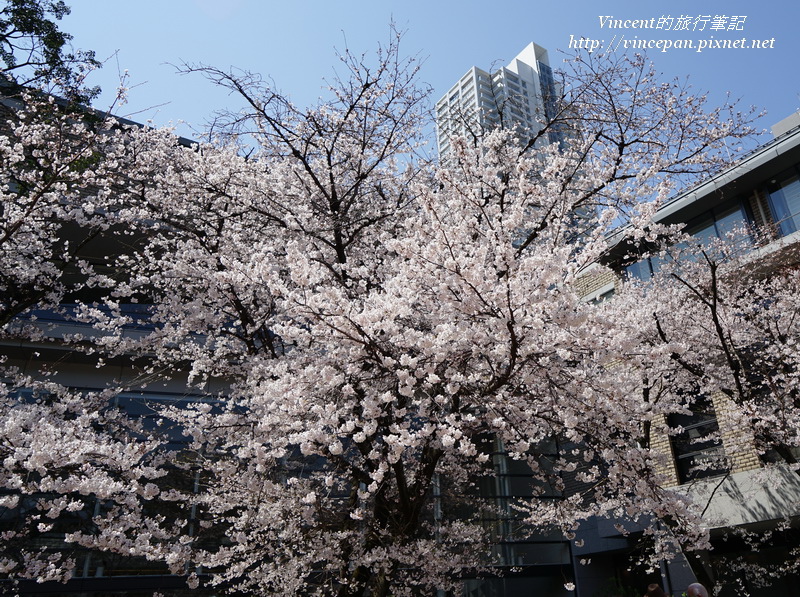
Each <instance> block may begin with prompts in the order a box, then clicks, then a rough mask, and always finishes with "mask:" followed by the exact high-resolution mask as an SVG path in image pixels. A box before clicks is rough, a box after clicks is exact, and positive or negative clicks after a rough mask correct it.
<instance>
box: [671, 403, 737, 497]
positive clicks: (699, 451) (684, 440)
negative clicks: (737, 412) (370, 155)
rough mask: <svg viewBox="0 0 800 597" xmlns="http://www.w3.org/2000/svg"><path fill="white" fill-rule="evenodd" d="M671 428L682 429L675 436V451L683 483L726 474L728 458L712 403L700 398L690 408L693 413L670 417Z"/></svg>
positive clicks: (673, 438)
mask: <svg viewBox="0 0 800 597" xmlns="http://www.w3.org/2000/svg"><path fill="white" fill-rule="evenodd" d="M669 425H670V427H672V428H680V431H679V432H678V433H677V434H675V435H674V436H672V450H673V453H674V455H675V467H676V469H677V471H678V480H679V481H680V482H681V483H686V482H688V481H694V480H696V479H703V478H705V477H712V476H716V475H719V474H722V473H723V472H725V470H726V468H727V466H726V463H725V457H724V456H725V455H724V452H723V450H722V442H721V441H720V437H719V426H718V424H717V415H716V412H715V411H714V406H713V405H712V404H711V400H709V399H708V398H706V397H705V396H700V397H698V398H697V399H696V400H695V402H694V404H692V406H691V413H689V414H672V415H670V416H669Z"/></svg>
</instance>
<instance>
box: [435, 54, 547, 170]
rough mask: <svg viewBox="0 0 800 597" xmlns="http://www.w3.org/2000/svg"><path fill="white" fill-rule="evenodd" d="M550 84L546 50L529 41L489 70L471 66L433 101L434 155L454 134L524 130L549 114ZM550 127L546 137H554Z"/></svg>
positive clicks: (443, 149) (444, 151) (446, 150)
mask: <svg viewBox="0 0 800 597" xmlns="http://www.w3.org/2000/svg"><path fill="white" fill-rule="evenodd" d="M554 107H555V84H554V81H553V71H552V70H551V68H550V63H549V60H548V57H547V50H545V49H544V48H543V47H541V46H539V45H536V44H535V43H530V44H528V46H527V47H526V48H525V49H524V50H522V52H520V53H519V54H518V55H517V57H516V58H514V59H513V60H512V61H511V62H510V63H509V65H508V66H504V67H501V68H499V69H498V70H496V71H495V72H493V73H489V72H487V71H485V70H482V69H480V68H478V67H477V66H473V67H472V68H471V69H469V70H468V71H467V72H466V73H465V74H464V76H463V77H461V78H460V79H459V80H458V81H457V82H456V84H455V85H453V87H451V88H450V90H449V91H448V92H447V93H446V94H445V95H444V97H442V98H441V99H440V100H439V101H438V102H437V103H436V139H437V142H438V145H439V156H440V157H442V158H445V157H446V156H447V154H448V153H449V152H450V139H451V137H452V136H454V135H464V136H466V137H468V138H472V137H474V138H478V137H480V136H481V134H482V133H483V132H484V131H487V130H490V129H492V128H495V127H498V126H502V127H504V128H516V129H518V130H519V131H520V134H521V135H522V136H523V138H524V136H525V135H526V134H528V135H532V134H534V133H535V132H536V131H537V130H539V129H540V128H541V122H542V121H543V120H546V119H548V118H551V117H552V116H553V112H554ZM557 140H558V139H557V138H556V136H555V133H554V134H552V135H551V139H550V141H557Z"/></svg>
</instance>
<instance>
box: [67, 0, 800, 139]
mask: <svg viewBox="0 0 800 597" xmlns="http://www.w3.org/2000/svg"><path fill="white" fill-rule="evenodd" d="M67 3H68V4H69V5H70V6H71V7H72V14H71V15H70V16H69V17H67V18H66V19H65V20H64V22H63V25H62V27H63V29H64V30H65V31H68V32H70V33H72V34H73V35H74V38H75V39H74V45H75V47H77V48H82V49H93V50H95V51H96V52H97V55H98V58H100V59H101V60H102V59H106V58H108V61H107V62H106V65H105V67H104V68H103V69H102V70H101V71H99V72H98V73H96V74H95V77H94V79H93V81H94V82H95V83H96V84H100V85H102V86H103V87H104V88H105V89H106V90H107V92H110V91H112V90H113V89H114V88H115V87H116V85H117V81H118V74H119V72H121V71H122V70H125V69H127V71H128V73H129V75H130V86H131V90H130V94H129V102H128V104H127V105H125V106H123V107H122V108H121V109H120V110H118V112H119V113H120V114H121V115H129V116H130V117H132V118H133V119H135V120H139V121H145V120H152V121H153V123H154V124H156V125H164V124H168V123H170V122H177V121H181V120H182V121H187V122H188V123H190V125H191V126H192V127H194V128H195V129H197V130H202V128H203V126H204V123H206V122H207V121H208V120H209V119H210V118H211V117H212V115H213V112H214V110H216V109H220V108H236V107H237V103H236V99H235V98H233V97H230V96H228V95H227V94H226V93H224V92H223V91H222V90H220V89H216V88H214V86H213V85H212V84H210V83H208V82H207V81H205V80H204V79H203V78H202V77H200V76H198V75H188V76H186V75H178V74H176V72H175V70H176V69H175V66H173V65H179V64H181V63H182V62H190V63H206V64H209V65H213V66H216V67H220V68H223V69H227V68H229V67H231V66H234V67H238V68H241V69H246V70H250V71H254V72H260V73H262V74H263V75H265V76H268V77H271V79H272V80H273V81H274V83H275V86H276V87H277V88H278V89H279V90H281V91H282V92H284V93H285V94H287V95H289V96H290V97H291V99H292V100H293V101H294V103H295V104H297V105H301V106H304V105H308V104H310V103H314V102H315V101H316V99H317V98H318V97H320V96H321V95H324V85H325V83H324V79H325V78H326V77H328V78H330V77H331V75H332V74H333V72H334V68H335V67H336V64H337V58H336V51H335V50H336V49H340V50H341V49H343V48H344V47H349V48H350V49H351V50H352V51H354V52H357V53H362V52H371V51H372V50H374V49H375V48H376V47H377V44H378V43H379V42H386V41H387V40H388V35H389V22H390V21H391V20H394V22H395V23H396V24H397V26H398V27H399V28H400V29H403V30H406V35H405V37H404V39H403V43H402V50H403V52H404V53H405V54H407V55H413V56H418V57H419V58H421V59H423V60H424V63H423V66H422V70H421V73H420V80H421V81H422V82H424V83H427V84H429V85H430V86H431V87H432V88H433V96H432V100H433V101H435V100H436V99H438V97H440V96H441V95H442V94H444V93H445V92H446V91H447V89H448V88H449V87H450V86H451V85H452V84H453V83H454V82H455V80H456V79H457V78H458V77H460V76H461V75H462V74H463V73H464V72H466V71H467V69H469V68H470V67H471V66H472V65H476V66H480V67H482V68H484V69H487V70H488V69H490V68H491V67H492V65H493V64H499V63H506V62H508V61H509V60H510V59H511V58H513V57H514V56H515V55H516V54H517V53H518V52H519V51H520V50H521V49H522V48H523V47H524V46H526V45H527V44H528V43H529V42H531V41H535V42H536V43H538V44H539V45H541V46H544V47H545V48H547V49H548V51H549V54H550V62H551V65H553V66H554V67H558V63H559V62H561V61H562V60H563V58H564V55H563V54H562V53H561V52H560V51H559V50H568V49H569V43H570V39H571V36H574V37H575V38H580V37H586V38H589V39H604V40H605V41H606V43H609V42H610V41H611V39H613V36H614V35H615V34H617V35H622V34H624V35H625V38H626V39H632V38H634V36H636V37H638V38H639V39H653V40H656V39H667V40H678V39H691V40H693V43H694V44H695V46H697V45H699V44H700V42H701V41H702V40H705V42H706V43H707V44H708V46H713V45H715V44H714V43H713V42H712V40H719V41H722V40H726V39H730V40H739V39H742V38H746V41H747V43H750V40H753V39H757V40H759V41H762V40H772V39H773V38H774V41H773V42H772V43H771V44H770V43H767V44H766V45H768V46H769V45H771V46H772V47H766V48H762V49H758V50H755V49H750V48H739V49H736V48H721V47H717V48H713V47H709V48H707V49H706V50H705V51H703V52H697V51H696V50H695V49H671V50H669V51H667V52H660V51H657V50H656V51H652V50H651V51H649V52H648V56H649V58H650V59H651V60H652V61H653V62H654V63H655V65H656V68H657V69H658V70H659V71H661V72H663V73H664V76H666V77H668V78H672V77H686V76H688V77H689V81H690V83H691V84H692V85H693V87H694V88H695V89H696V90H697V91H709V92H710V99H711V101H712V102H720V101H722V100H723V99H724V96H725V93H726V92H730V93H731V95H732V96H733V97H735V98H741V102H742V105H743V106H745V107H746V106H750V105H755V106H757V107H758V108H759V109H765V110H767V112H768V115H767V116H766V117H765V119H763V120H762V121H761V125H762V126H763V127H764V128H767V127H769V125H771V124H773V123H774V122H777V121H778V120H780V119H782V118H783V117H785V116H787V115H789V114H790V113H792V112H794V111H796V110H798V109H800V77H798V73H799V72H800V69H799V68H798V59H799V58H800V35H798V33H797V29H798V26H797V22H798V17H800V4H798V3H797V2H796V0H792V1H790V0H779V1H774V0H773V1H770V2H760V3H754V2H751V1H748V2H742V1H739V0H726V1H716V0H714V1H708V0H706V1H703V2H697V1H695V2H683V1H678V2H670V3H669V4H667V3H663V2H662V3H658V6H659V8H654V7H655V6H656V5H657V4H656V3H655V2H649V3H647V2H641V1H638V2H632V1H628V0H604V1H602V2H597V1H592V2H589V1H583V0H573V1H571V2H569V3H566V2H559V1H558V0H551V1H549V2H533V1H531V0H526V1H519V0H515V1H509V0H498V1H495V2H494V3H492V5H491V7H490V3H489V2H488V1H482V2H476V1H474V0H459V1H455V0H427V1H423V0H404V1H395V0H372V1H370V2H368V1H363V0H337V1H336V2H332V1H331V0H306V1H304V2H303V1H291V0H283V1H281V2H276V1H273V0H224V1H223V0H160V1H156V0H137V1H136V2H130V1H128V2H125V1H122V0H116V1H111V2H109V1H101V0H67ZM662 7H663V8H662ZM667 7H668V8H667ZM698 7H700V8H698ZM706 15H708V16H712V17H713V16H716V15H720V16H724V17H727V19H728V20H727V23H728V24H730V23H731V22H732V17H734V16H737V17H746V18H745V19H744V20H741V21H740V22H741V29H740V30H731V31H728V30H719V29H717V30H714V31H712V30H710V29H709V28H708V27H709V26H710V24H709V23H707V24H706V29H705V30H704V31H689V32H687V31H681V32H677V31H671V30H653V29H626V30H613V31H612V30H608V29H603V28H601V26H600V19H599V17H600V16H613V17H614V18H615V19H651V18H654V19H656V20H657V19H659V18H660V17H668V18H673V19H676V18H677V17H681V16H689V17H692V19H695V18H696V17H703V16H706ZM673 23H674V21H673ZM673 26H674V25H673ZM712 36H713V37H712ZM617 39H619V38H617ZM618 51H621V50H618ZM629 51H632V50H629ZM109 97H110V95H109V94H108V93H107V94H105V95H104V96H103V97H102V98H101V99H100V100H99V101H98V103H97V106H98V107H104V103H107V102H108V101H110V100H109ZM180 132H181V133H182V134H186V135H187V136H192V132H191V128H189V125H181V127H180Z"/></svg>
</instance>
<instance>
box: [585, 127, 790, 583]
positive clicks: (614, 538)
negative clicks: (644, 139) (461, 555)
mask: <svg viewBox="0 0 800 597" xmlns="http://www.w3.org/2000/svg"><path fill="white" fill-rule="evenodd" d="M772 131H773V136H774V138H773V139H772V140H770V141H768V142H767V143H765V144H763V145H761V146H759V147H757V148H756V149H754V150H753V151H751V152H750V153H748V154H747V155H745V156H743V157H742V158H741V159H740V160H739V161H737V162H736V163H735V164H733V165H732V166H731V167H729V168H727V169H726V170H724V171H722V172H720V173H718V174H716V175H715V176H713V177H711V178H709V179H708V180H706V181H704V182H702V183H701V184H699V185H697V186H695V187H693V188H690V189H688V190H687V191H685V192H683V193H681V194H679V195H678V196H676V197H674V198H673V199H672V200H671V201H669V202H667V203H666V204H665V205H664V206H663V207H662V208H661V209H660V210H659V211H658V212H657V213H656V215H655V217H654V220H655V221H656V222H658V223H661V224H675V225H683V226H684V228H683V230H684V231H685V232H686V233H688V234H690V235H692V236H693V237H694V238H695V239H697V241H699V243H700V244H703V245H706V244H707V243H711V242H714V241H716V240H717V239H720V240H724V241H726V242H735V243H737V245H738V246H737V247H736V250H737V252H739V253H740V254H742V253H743V254H744V264H745V267H746V268H747V269H748V270H749V271H747V272H742V275H746V276H749V275H754V276H756V277H759V276H770V275H772V273H773V272H778V271H786V270H791V269H796V268H797V267H800V112H798V113H795V114H793V115H791V116H790V117H788V118H786V119H784V120H782V121H781V122H780V123H778V124H777V125H775V126H773V127H772ZM623 236H624V231H621V232H620V234H619V237H620V239H621V238H622V237H623ZM612 240H613V239H612ZM637 250H638V251H641V250H642V249H641V248H639V249H637V248H635V247H634V246H632V245H628V244H626V243H624V242H622V241H620V242H618V243H617V244H616V247H615V249H614V250H612V251H611V253H610V254H609V255H608V258H607V260H606V263H605V264H602V265H601V264H596V265H595V266H594V267H592V268H590V269H589V270H587V272H586V275H585V276H584V277H583V278H582V280H580V289H579V290H580V292H581V293H582V294H583V296H584V297H585V299H586V300H587V301H602V300H607V299H610V298H611V297H612V296H613V294H614V292H615V290H617V289H618V288H619V287H620V285H621V284H625V282H626V280H630V279H637V280H640V281H647V280H649V279H650V278H651V277H652V276H653V275H654V274H656V273H657V272H658V271H659V269H660V267H661V265H662V263H663V261H662V260H663V259H664V258H663V257H659V256H647V257H643V258H638V259H637V258H636V257H631V255H635V254H636V252H637ZM663 424H664V425H663V428H662V430H661V433H660V434H656V435H654V439H653V447H654V448H655V449H657V450H658V451H660V452H662V453H663V454H664V455H665V456H666V462H667V468H666V469H665V470H664V471H663V473H664V476H665V478H666V479H667V481H666V485H667V486H668V487H672V488H679V490H680V491H682V492H686V493H687V494H688V495H690V496H691V497H692V498H693V500H694V501H695V502H696V503H699V504H702V505H703V506H704V508H705V510H704V511H705V514H704V516H705V517H706V519H707V521H708V524H709V528H710V530H711V543H712V546H713V549H712V550H710V551H709V552H708V553H707V554H705V556H704V557H705V559H706V567H707V569H709V570H710V571H711V575H712V577H715V579H716V578H718V577H721V576H722V575H723V573H724V575H727V577H728V582H727V583H726V584H722V582H720V586H719V587H715V589H716V590H718V591H719V592H718V593H715V594H718V595H721V596H723V597H734V596H736V595H740V594H742V593H741V592H740V591H741V590H742V589H744V590H746V591H748V594H750V595H752V596H754V597H761V596H767V595H776V594H779V595H785V596H794V595H800V580H798V579H797V577H796V576H795V575H793V574H787V575H783V576H781V575H777V574H776V575H775V576H774V578H771V579H769V582H767V584H766V585H765V584H764V582H763V580H762V581H759V580H758V579H757V578H756V575H755V574H753V575H750V574H748V573H746V572H745V571H744V570H742V571H740V572H738V573H737V574H738V578H737V579H735V582H738V583H739V586H738V587H737V586H735V584H734V583H731V582H730V579H731V576H733V577H736V576H737V574H733V575H731V570H733V568H734V567H738V566H740V565H741V563H742V562H744V563H746V564H752V565H756V566H761V567H764V568H770V567H773V568H776V569H777V568H780V567H781V566H785V565H787V564H790V563H791V562H792V561H795V560H796V557H797V556H796V554H797V552H798V550H800V533H799V532H798V530H797V526H798V523H800V477H798V475H797V474H796V473H794V472H792V471H791V470H790V469H789V468H788V467H787V468H786V469H785V470H782V469H781V468H778V472H777V473H776V474H773V475H771V476H770V477H768V478H767V477H765V476H763V475H761V474H760V471H762V470H763V466H764V463H765V455H763V454H760V453H759V452H758V451H757V450H756V449H755V447H754V446H753V445H752V443H751V442H750V440H749V439H748V437H747V436H746V435H745V434H743V433H742V431H741V429H740V428H739V426H738V424H737V423H736V421H735V419H734V417H732V416H731V405H730V403H729V402H728V399H727V398H726V397H725V396H723V395H722V394H714V395H711V396H706V397H704V398H703V400H698V401H696V402H695V403H694V406H693V408H692V412H691V414H684V415H671V416H670V417H669V420H666V419H665V420H664V421H663ZM668 428H669V429H672V430H673V432H671V433H667V429H668ZM675 429H680V430H681V431H680V432H678V433H675V432H674V430H675ZM715 463H716V464H715ZM720 463H724V464H723V465H722V466H720ZM614 522H615V521H607V520H598V521H594V523H593V524H590V525H587V526H586V527H585V528H584V529H583V530H582V532H581V537H580V538H581V539H582V540H583V541H582V546H581V547H578V548H575V549H574V552H573V553H574V560H573V565H574V572H575V580H576V589H577V595H579V596H580V597H584V596H586V597H593V596H594V595H606V594H615V593H613V592H612V593H606V592H603V591H605V590H606V587H609V586H613V585H615V584H616V585H617V586H631V585H632V584H633V585H634V586H639V587H641V586H642V584H643V583H644V582H645V581H646V580H650V581H652V582H659V583H660V584H661V586H662V587H664V589H665V590H666V592H667V593H668V594H671V595H681V594H682V591H683V590H684V589H685V587H686V586H687V585H688V583H689V582H692V581H693V576H692V573H691V571H690V570H689V566H688V564H687V562H686V560H685V558H684V557H682V555H679V557H678V558H676V559H675V560H673V561H672V562H671V563H669V564H664V565H662V568H661V570H660V571H658V572H657V574H655V575H652V576H650V578H649V579H646V578H645V577H642V578H639V579H636V578H633V577H631V576H630V572H629V571H628V570H627V566H628V565H629V563H630V560H629V556H630V554H631V552H632V550H633V547H634V545H635V542H636V539H637V532H636V531H635V530H634V531H633V532H632V533H630V534H626V535H623V534H621V533H620V532H618V530H617V529H616V528H615V525H614ZM731 529H733V531H734V533H733V538H732V536H731V535H732V534H731V533H730V532H728V531H730V530H731ZM737 530H741V531H750V532H755V533H756V534H757V535H760V537H762V538H761V539H759V541H760V543H758V547H757V548H754V544H753V543H752V542H751V543H748V542H747V540H745V539H742V538H736V537H735V535H736V531H737ZM639 534H640V533H639ZM581 562H583V564H582V563H581ZM586 562H589V564H588V565H587V564H586ZM770 582H771V584H769V583H770ZM625 594H627V593H625ZM639 594H641V593H639Z"/></svg>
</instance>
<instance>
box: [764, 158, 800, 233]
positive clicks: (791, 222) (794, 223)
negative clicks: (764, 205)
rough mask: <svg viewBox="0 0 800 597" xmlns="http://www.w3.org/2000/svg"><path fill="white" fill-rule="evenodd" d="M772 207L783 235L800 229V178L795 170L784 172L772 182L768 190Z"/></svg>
mask: <svg viewBox="0 0 800 597" xmlns="http://www.w3.org/2000/svg"><path fill="white" fill-rule="evenodd" d="M768 191H769V201H770V207H771V208H772V213H773V215H774V216H775V222H776V224H778V228H779V229H780V232H781V235H783V236H786V235H787V234H791V233H792V232H794V231H796V230H797V229H798V223H799V222H800V178H798V176H797V173H796V172H795V171H794V170H791V171H788V172H784V173H783V174H782V175H781V176H779V177H778V178H777V179H776V180H774V181H770V185H769V188H768Z"/></svg>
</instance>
